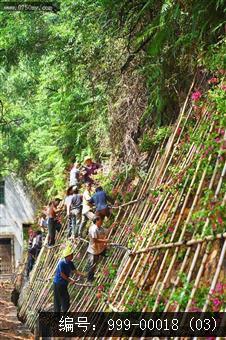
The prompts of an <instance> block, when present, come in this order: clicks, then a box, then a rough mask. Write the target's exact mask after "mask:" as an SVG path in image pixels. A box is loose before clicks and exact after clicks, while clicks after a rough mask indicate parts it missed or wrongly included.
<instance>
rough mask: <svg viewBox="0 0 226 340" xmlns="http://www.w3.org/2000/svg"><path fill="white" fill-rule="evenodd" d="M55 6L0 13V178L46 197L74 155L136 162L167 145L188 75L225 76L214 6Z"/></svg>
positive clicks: (99, 2)
mask: <svg viewBox="0 0 226 340" xmlns="http://www.w3.org/2000/svg"><path fill="white" fill-rule="evenodd" d="M59 3H60V11H59V12H57V13H47V12H46V13H42V14H40V13H37V12H0V25H1V32H0V84H1V85H0V100H1V101H0V103H1V106H0V128H1V139H0V140H1V142H0V159H1V173H4V172H6V171H15V172H17V173H18V174H19V176H21V177H22V178H24V180H26V181H28V182H29V183H30V184H31V185H32V186H33V187H35V188H36V190H37V191H39V192H40V193H41V194H42V195H43V196H45V197H49V196H51V195H53V194H56V193H57V192H61V191H62V190H63V189H64V187H65V169H66V167H67V166H68V164H69V163H70V162H71V161H72V158H73V157H74V156H77V157H78V159H80V160H82V159H83V156H84V155H85V154H90V153H91V154H93V155H94V157H96V158H101V157H105V158H106V157H107V158H108V157H109V156H111V155H112V157H113V158H115V159H120V160H121V161H123V162H124V163H127V164H133V165H134V164H138V163H139V152H140V151H150V149H151V148H152V147H153V145H157V144H159V143H161V142H162V141H163V140H164V139H165V138H167V137H168V135H169V134H168V133H169V131H170V130H169V129H170V128H169V127H168V125H169V124H171V123H173V122H174V121H175V119H176V118H177V116H178V114H179V110H180V107H181V104H182V103H183V100H184V99H185V97H186V95H187V91H188V89H189V87H190V84H191V81H192V79H193V77H194V74H195V73H196V72H197V71H198V72H197V73H196V75H197V80H198V82H200V83H201V80H202V79H203V78H207V77H208V78H209V77H210V76H215V72H216V71H217V70H222V69H224V64H223V54H224V48H225V45H224V42H223V34H224V2H223V1H222V0H218V1H214V0H210V1H208V3H207V2H205V1H201V0H199V1H184V0H180V1H171V0H164V1H152V0H143V1H141V0H134V1H125V0H120V1H119V0H114V1H113V0H94V1H89V0H86V1H84V0H77V1H73V0H64V1H59ZM223 95H224V94H223V91H221V92H220V91H219V92H218V93H214V94H213V100H214V101H215V102H216V105H217V108H218V110H223V109H224V107H223V105H224V104H223V100H222V99H223ZM156 128H157V130H155V129H156Z"/></svg>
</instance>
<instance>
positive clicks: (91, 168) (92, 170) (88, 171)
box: [84, 156, 101, 184]
mask: <svg viewBox="0 0 226 340" xmlns="http://www.w3.org/2000/svg"><path fill="white" fill-rule="evenodd" d="M84 163H85V169H84V182H85V183H87V182H88V183H91V184H93V183H94V181H93V179H92V175H95V174H97V171H98V169H100V168H101V165H100V164H98V163H95V162H93V160H92V157H90V156H86V157H85V158H84Z"/></svg>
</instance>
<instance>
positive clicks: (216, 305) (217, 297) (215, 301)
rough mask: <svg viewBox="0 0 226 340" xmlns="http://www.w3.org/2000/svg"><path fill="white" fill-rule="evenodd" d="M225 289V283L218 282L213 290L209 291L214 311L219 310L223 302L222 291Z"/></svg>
mask: <svg viewBox="0 0 226 340" xmlns="http://www.w3.org/2000/svg"><path fill="white" fill-rule="evenodd" d="M225 289H226V284H223V283H222V282H218V283H217V284H216V287H215V289H214V290H212V291H211V297H210V301H211V305H212V309H213V311H214V312H219V311H220V310H221V307H222V306H223V303H224V298H225V296H224V293H225Z"/></svg>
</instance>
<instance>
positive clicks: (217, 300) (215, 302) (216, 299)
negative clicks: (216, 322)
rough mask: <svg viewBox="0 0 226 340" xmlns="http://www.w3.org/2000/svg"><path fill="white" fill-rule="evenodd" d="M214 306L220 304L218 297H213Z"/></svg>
mask: <svg viewBox="0 0 226 340" xmlns="http://www.w3.org/2000/svg"><path fill="white" fill-rule="evenodd" d="M213 304H214V306H216V307H218V306H220V305H221V301H220V300H219V299H218V298H215V299H213Z"/></svg>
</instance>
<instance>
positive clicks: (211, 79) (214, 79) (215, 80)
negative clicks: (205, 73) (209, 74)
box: [208, 77, 219, 84]
mask: <svg viewBox="0 0 226 340" xmlns="http://www.w3.org/2000/svg"><path fill="white" fill-rule="evenodd" d="M218 82H219V79H218V78H216V77H213V78H210V79H209V80H208V83H209V84H216V83H218Z"/></svg>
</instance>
